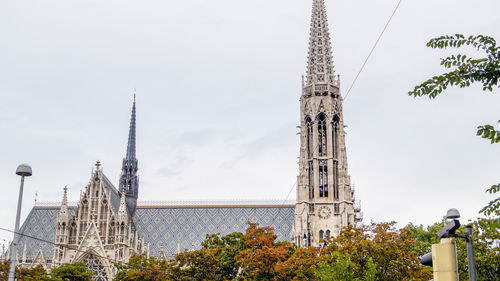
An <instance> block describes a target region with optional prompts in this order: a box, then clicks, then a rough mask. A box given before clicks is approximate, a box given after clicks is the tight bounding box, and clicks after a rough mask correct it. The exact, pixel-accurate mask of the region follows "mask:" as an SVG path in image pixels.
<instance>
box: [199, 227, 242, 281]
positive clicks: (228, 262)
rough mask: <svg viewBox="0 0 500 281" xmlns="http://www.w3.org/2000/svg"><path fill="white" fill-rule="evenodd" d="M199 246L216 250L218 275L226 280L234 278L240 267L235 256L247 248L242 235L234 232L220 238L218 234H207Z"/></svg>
mask: <svg viewBox="0 0 500 281" xmlns="http://www.w3.org/2000/svg"><path fill="white" fill-rule="evenodd" d="M201 246H202V248H203V249H216V250H217V252H216V255H217V258H218V261H219V264H218V265H217V268H218V270H219V271H220V273H221V274H222V275H223V276H224V277H225V278H226V279H228V280H232V279H234V278H236V276H237V275H238V270H239V268H240V266H241V265H240V263H238V261H237V260H236V259H235V256H236V255H237V254H239V253H240V252H241V251H242V250H244V249H246V248H247V246H246V244H245V240H244V235H243V233H241V232H234V233H230V234H228V235H226V236H222V237H221V236H220V234H219V233H217V234H211V235H208V234H207V236H206V239H205V241H203V242H202V243H201Z"/></svg>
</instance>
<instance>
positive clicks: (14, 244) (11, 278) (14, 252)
mask: <svg viewBox="0 0 500 281" xmlns="http://www.w3.org/2000/svg"><path fill="white" fill-rule="evenodd" d="M23 188H24V176H21V187H20V188H19V199H18V201H17V215H16V226H15V228H14V240H13V241H12V246H11V253H12V254H11V255H10V256H11V258H10V268H9V281H14V278H15V274H16V261H17V242H19V241H18V236H19V235H18V234H17V233H18V232H19V220H20V217H21V206H22V204H23Z"/></svg>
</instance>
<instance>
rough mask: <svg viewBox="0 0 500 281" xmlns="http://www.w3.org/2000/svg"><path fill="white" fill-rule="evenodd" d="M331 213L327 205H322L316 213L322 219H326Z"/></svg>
mask: <svg viewBox="0 0 500 281" xmlns="http://www.w3.org/2000/svg"><path fill="white" fill-rule="evenodd" d="M331 214H332V211H331V210H330V208H328V207H327V206H322V207H320V208H319V210H318V215H319V217H320V218H322V219H327V218H329V217H330V215H331Z"/></svg>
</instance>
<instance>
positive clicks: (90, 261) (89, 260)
mask: <svg viewBox="0 0 500 281" xmlns="http://www.w3.org/2000/svg"><path fill="white" fill-rule="evenodd" d="M83 262H84V263H85V265H86V267H87V269H88V270H90V271H92V273H93V276H92V280H96V281H107V280H108V276H107V274H106V269H105V268H104V265H103V264H102V262H101V261H100V260H99V259H98V258H97V257H96V256H95V255H93V254H91V253H89V254H87V256H85V258H84V259H83Z"/></svg>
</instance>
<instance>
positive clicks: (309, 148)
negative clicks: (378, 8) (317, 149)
mask: <svg viewBox="0 0 500 281" xmlns="http://www.w3.org/2000/svg"><path fill="white" fill-rule="evenodd" d="M306 129H307V134H306V142H307V158H308V159H311V158H313V151H314V148H313V145H314V144H313V123H312V120H311V118H309V117H307V118H306Z"/></svg>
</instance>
